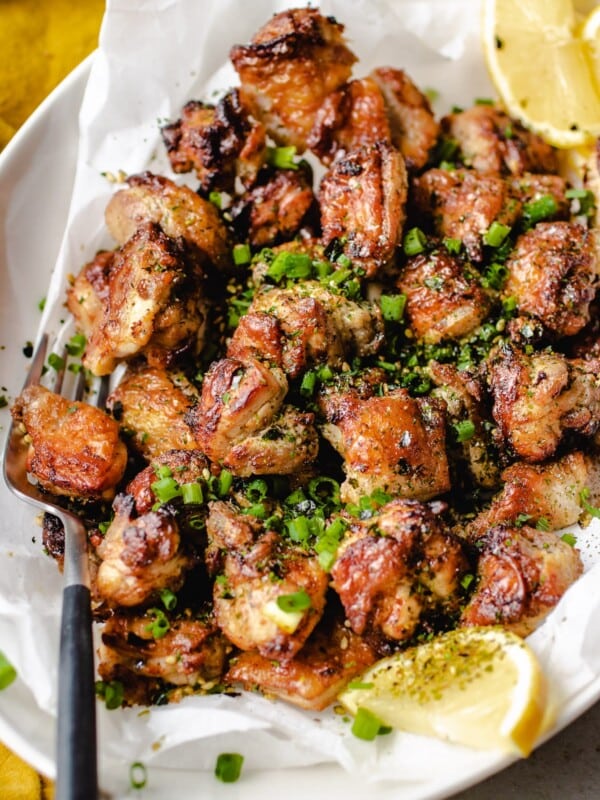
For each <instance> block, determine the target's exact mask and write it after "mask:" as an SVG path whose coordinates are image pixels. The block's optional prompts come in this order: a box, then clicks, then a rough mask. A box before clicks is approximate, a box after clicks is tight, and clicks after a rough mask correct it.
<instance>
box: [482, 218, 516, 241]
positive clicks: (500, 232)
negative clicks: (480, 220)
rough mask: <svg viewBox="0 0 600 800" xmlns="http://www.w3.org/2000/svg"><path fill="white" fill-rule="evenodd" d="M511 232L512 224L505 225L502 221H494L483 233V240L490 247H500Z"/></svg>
mask: <svg viewBox="0 0 600 800" xmlns="http://www.w3.org/2000/svg"><path fill="white" fill-rule="evenodd" d="M509 233H510V226H509V225H503V224H502V223H501V222H496V221H494V222H492V224H491V225H490V227H489V228H488V229H487V231H486V232H485V233H484V235H483V241H484V243H485V244H487V245H489V246H490V247H500V245H501V244H502V242H503V241H504V240H505V239H506V237H507V236H508V234H509Z"/></svg>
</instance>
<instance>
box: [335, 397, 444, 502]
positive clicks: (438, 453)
mask: <svg viewBox="0 0 600 800" xmlns="http://www.w3.org/2000/svg"><path fill="white" fill-rule="evenodd" d="M320 405H321V410H322V412H323V414H324V416H325V418H326V423H325V424H324V425H323V427H322V431H323V435H324V436H325V438H326V439H327V440H328V441H329V442H330V443H331V444H332V445H333V447H335V449H336V450H337V451H338V452H339V453H340V455H341V456H342V458H343V459H344V464H343V466H344V472H345V474H346V480H345V481H344V483H343V484H342V487H341V496H342V500H343V501H344V502H345V503H356V502H357V501H358V500H359V499H360V497H362V496H363V495H370V494H372V493H373V492H374V491H375V490H376V489H382V490H383V491H384V492H387V493H388V494H390V495H392V496H394V497H403V498H416V499H418V500H429V499H430V498H432V497H436V496H437V495H439V494H443V493H444V492H447V491H448V489H449V488H450V478H449V472H448V459H447V456H446V448H445V437H446V425H445V422H446V421H445V403H444V402H443V401H442V400H438V399H435V398H417V399H414V398H412V397H411V396H410V395H409V393H408V392H407V391H406V389H395V390H393V391H391V392H389V394H387V395H384V396H383V397H369V398H367V399H363V398H361V397H360V395H359V394H358V392H357V391H356V390H354V389H350V390H349V391H347V392H343V391H342V392H339V393H338V392H335V391H333V390H330V391H328V392H324V393H323V394H322V396H321V398H320Z"/></svg>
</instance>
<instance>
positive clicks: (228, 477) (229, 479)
mask: <svg viewBox="0 0 600 800" xmlns="http://www.w3.org/2000/svg"><path fill="white" fill-rule="evenodd" d="M232 483H233V475H232V474H231V472H229V470H228V469H222V470H221V474H220V475H219V481H218V484H217V494H218V495H219V497H224V496H225V495H226V494H227V493H228V492H229V490H230V489H231V484H232Z"/></svg>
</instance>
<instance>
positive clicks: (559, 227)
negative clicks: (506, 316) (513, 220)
mask: <svg viewBox="0 0 600 800" xmlns="http://www.w3.org/2000/svg"><path fill="white" fill-rule="evenodd" d="M506 267H507V269H508V279H507V281H506V284H505V286H504V294H505V295H506V296H507V297H514V298H515V299H516V301H517V305H518V308H519V311H520V312H521V313H524V314H527V315H530V316H532V317H534V318H536V319H539V320H540V321H541V322H542V323H543V325H544V327H545V328H547V329H548V330H549V331H550V332H551V333H552V334H553V335H554V336H556V337H557V338H560V337H562V336H573V335H575V334H576V333H578V332H579V331H580V330H582V328H583V327H584V326H585V325H586V324H587V323H588V322H589V320H590V313H589V308H590V303H591V301H592V300H593V299H594V296H595V294H596V289H597V287H598V285H599V283H600V257H599V256H598V239H597V234H596V232H595V231H588V230H586V229H585V228H583V227H582V226H581V225H579V224H577V223H573V222H540V223H538V224H537V225H536V226H535V227H534V228H533V229H532V230H530V231H527V232H526V233H524V234H522V235H521V236H519V238H518V239H517V242H516V244H515V248H514V250H513V252H512V253H511V256H510V258H509V259H508V261H507V262H506Z"/></svg>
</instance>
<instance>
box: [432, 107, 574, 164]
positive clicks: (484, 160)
mask: <svg viewBox="0 0 600 800" xmlns="http://www.w3.org/2000/svg"><path fill="white" fill-rule="evenodd" d="M442 129H443V131H444V134H445V135H446V136H449V137H451V138H452V139H454V140H455V141H456V142H457V143H458V145H459V148H460V158H461V161H462V163H463V164H465V166H468V167H472V168H473V169H476V170H477V171H478V172H487V173H495V174H498V175H506V174H512V175H521V174H522V173H524V172H558V158H557V154H556V150H555V149H554V148H553V147H552V146H551V145H549V144H547V143H546V142H545V141H544V140H543V139H542V138H541V136H538V135H537V134H535V133H533V132H532V131H529V130H527V129H526V128H525V127H524V126H523V125H522V124H521V123H520V122H519V121H518V120H516V119H513V118H512V117H510V116H509V115H508V114H506V113H505V112H504V111H502V110H501V109H499V108H497V107H495V106H492V105H487V104H480V105H475V106H473V107H471V108H468V109H466V110H464V111H458V112H456V113H453V114H449V115H448V116H447V117H444V118H443V120H442Z"/></svg>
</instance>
